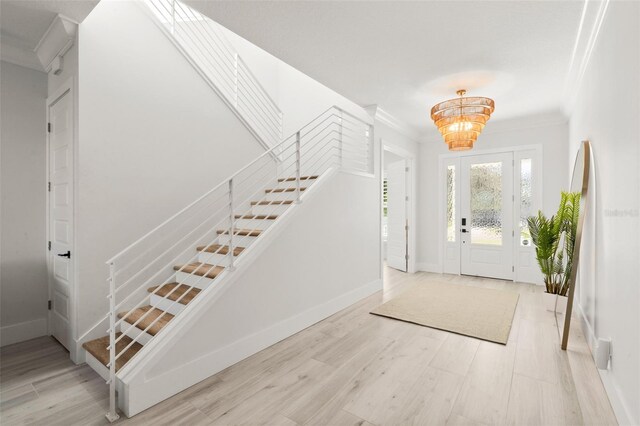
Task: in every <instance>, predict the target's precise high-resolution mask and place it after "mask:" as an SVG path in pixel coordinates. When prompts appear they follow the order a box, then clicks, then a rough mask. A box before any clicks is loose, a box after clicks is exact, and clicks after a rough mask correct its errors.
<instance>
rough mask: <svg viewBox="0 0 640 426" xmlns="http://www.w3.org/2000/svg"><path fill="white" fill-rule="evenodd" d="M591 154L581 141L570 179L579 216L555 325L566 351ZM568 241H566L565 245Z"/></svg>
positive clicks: (573, 233)
mask: <svg viewBox="0 0 640 426" xmlns="http://www.w3.org/2000/svg"><path fill="white" fill-rule="evenodd" d="M590 160H591V152H590V146H589V141H583V142H582V143H581V144H580V149H579V150H578V153H577V154H576V160H575V163H574V166H573V175H572V177H571V190H570V191H571V193H572V194H575V195H578V194H579V197H580V198H579V200H580V202H579V203H576V204H577V205H579V208H580V209H579V214H578V215H577V220H575V221H574V223H573V227H574V229H573V232H571V234H572V237H571V239H572V240H573V241H570V243H571V245H572V247H571V251H572V253H570V254H571V255H572V256H571V257H572V262H571V271H570V276H569V291H568V293H567V304H566V308H565V309H562V310H559V309H556V324H557V326H558V332H559V334H560V337H561V339H562V341H561V348H562V349H563V350H566V349H567V344H568V342H569V330H570V327H571V313H572V311H573V298H574V294H575V290H576V279H577V276H578V264H579V262H580V243H581V241H582V232H583V225H584V216H585V212H586V202H587V193H588V190H589V168H590ZM567 242H569V241H566V242H565V243H567Z"/></svg>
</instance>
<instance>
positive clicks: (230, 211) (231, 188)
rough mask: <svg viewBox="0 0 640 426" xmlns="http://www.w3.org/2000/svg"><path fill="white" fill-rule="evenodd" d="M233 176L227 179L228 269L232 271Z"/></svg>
mask: <svg viewBox="0 0 640 426" xmlns="http://www.w3.org/2000/svg"><path fill="white" fill-rule="evenodd" d="M233 210H234V209H233V178H231V179H229V270H230V271H233V269H234V266H233V234H234V233H235V223H234V221H235V217H234V214H233Z"/></svg>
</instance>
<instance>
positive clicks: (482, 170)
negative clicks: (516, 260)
mask: <svg viewBox="0 0 640 426" xmlns="http://www.w3.org/2000/svg"><path fill="white" fill-rule="evenodd" d="M460 183H461V200H460V202H461V212H460V223H459V225H460V235H461V246H460V258H461V262H460V272H461V273H462V274H465V275H477V276H483V277H491V278H502V279H513V234H514V231H513V226H512V223H513V154H512V153H500V154H486V155H475V156H468V157H463V158H462V159H461V182H460Z"/></svg>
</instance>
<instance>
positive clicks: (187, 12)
mask: <svg viewBox="0 0 640 426" xmlns="http://www.w3.org/2000/svg"><path fill="white" fill-rule="evenodd" d="M146 4H147V5H148V6H149V9H150V10H151V11H153V13H154V15H155V16H156V18H158V20H159V21H160V24H161V26H162V27H164V28H165V29H168V33H169V34H168V35H169V36H170V37H172V38H173V41H174V42H175V43H177V44H178V45H179V47H180V50H181V51H182V52H183V53H184V54H185V55H186V56H188V57H190V60H191V62H192V63H193V64H194V66H196V67H197V68H198V69H199V72H200V73H201V74H203V76H205V77H206V79H208V80H209V81H210V83H211V84H212V85H214V86H215V89H216V91H217V92H218V93H219V94H220V95H221V96H223V97H224V98H226V102H227V103H228V104H229V105H230V106H232V107H233V108H235V110H236V113H237V114H239V115H240V116H242V118H243V120H244V122H245V125H247V126H248V127H250V129H251V131H252V132H253V133H254V135H255V136H256V137H258V138H259V139H261V141H262V143H264V144H265V145H266V146H267V147H273V146H274V144H275V143H277V142H279V141H280V139H281V138H282V129H283V125H282V111H281V110H280V108H278V105H277V104H276V102H275V101H274V100H273V98H272V97H271V95H269V93H268V92H267V91H266V90H265V89H264V87H263V86H262V85H261V84H260V82H259V80H258V79H257V78H256V77H255V75H254V74H253V73H252V72H251V70H250V69H249V67H248V66H247V65H246V63H245V61H244V60H243V59H242V57H241V56H240V55H239V54H238V52H237V51H235V50H234V49H233V47H232V45H231V43H230V42H229V41H228V40H227V38H226V37H225V35H224V34H223V32H222V31H221V29H220V28H219V25H218V24H217V23H215V22H214V21H212V20H211V19H209V18H208V17H206V16H205V15H203V14H201V13H200V12H198V11H196V10H194V9H193V8H191V7H189V6H187V5H186V4H184V3H182V2H180V1H179V0H146ZM243 91H244V92H246V93H247V96H248V99H244V100H242V101H241V99H240V97H241V96H240V93H241V92H243ZM240 103H242V105H240ZM261 115H264V117H261Z"/></svg>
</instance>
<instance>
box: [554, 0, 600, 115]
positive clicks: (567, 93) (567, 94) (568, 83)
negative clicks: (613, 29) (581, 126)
mask: <svg viewBox="0 0 640 426" xmlns="http://www.w3.org/2000/svg"><path fill="white" fill-rule="evenodd" d="M609 3H610V0H601V1H596V0H584V6H583V8H582V15H581V17H580V24H579V25H578V33H577V34H576V42H575V44H574V46H573V52H572V54H571V59H570V62H569V70H568V72H567V76H566V80H565V90H564V99H565V102H564V105H563V110H564V113H565V114H566V115H571V111H572V110H573V107H574V106H575V102H576V99H577V97H578V93H579V91H580V86H581V85H582V79H583V77H584V74H585V72H586V71H587V67H588V65H589V60H590V59H591V54H592V53H593V49H594V48H595V45H596V41H597V40H598V35H599V33H600V28H601V27H602V23H603V22H604V19H605V16H606V14H607V10H608V8H609Z"/></svg>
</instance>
